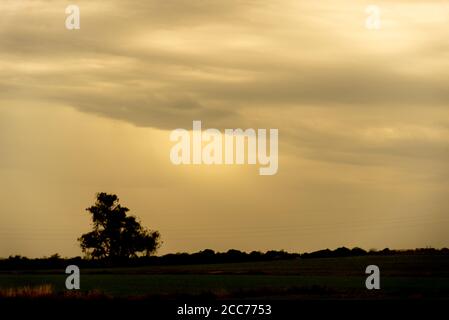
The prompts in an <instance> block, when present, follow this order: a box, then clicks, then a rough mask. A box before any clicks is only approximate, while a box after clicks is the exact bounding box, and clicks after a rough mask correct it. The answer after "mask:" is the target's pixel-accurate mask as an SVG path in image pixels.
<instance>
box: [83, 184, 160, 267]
mask: <svg viewBox="0 0 449 320" xmlns="http://www.w3.org/2000/svg"><path fill="white" fill-rule="evenodd" d="M86 210H87V211H88V212H89V213H90V214H91V215H92V222H93V223H92V227H93V230H92V231H91V232H89V233H86V234H83V235H82V236H81V237H80V238H79V239H78V241H79V242H80V245H81V249H82V250H83V252H84V253H85V254H86V255H87V256H89V257H91V258H99V259H102V258H109V259H111V260H118V259H126V258H130V257H136V256H137V255H138V253H144V254H145V255H147V256H149V255H151V254H152V253H154V252H155V251H156V250H157V248H158V247H159V246H160V234H159V232H158V231H150V230H148V229H146V228H144V227H142V226H141V225H140V223H139V222H138V221H137V219H136V217H134V216H127V215H126V213H127V212H128V211H129V209H128V208H126V207H122V206H121V205H120V204H119V199H118V197H117V196H116V195H115V194H107V193H104V192H102V193H98V194H97V201H96V203H95V205H93V206H92V207H90V208H87V209H86Z"/></svg>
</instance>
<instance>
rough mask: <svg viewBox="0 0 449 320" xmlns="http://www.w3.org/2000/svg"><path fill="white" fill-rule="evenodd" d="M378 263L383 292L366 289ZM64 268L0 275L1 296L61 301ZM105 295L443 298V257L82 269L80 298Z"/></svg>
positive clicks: (447, 288) (446, 286)
mask: <svg viewBox="0 0 449 320" xmlns="http://www.w3.org/2000/svg"><path fill="white" fill-rule="evenodd" d="M371 264H375V265H377V266H379V268H380V273H381V278H380V279H381V289H380V290H367V289H366V288H365V279H366V277H367V275H365V268H366V266H368V265H371ZM65 279H66V275H65V273H64V270H39V271H32V270H26V271H15V270H8V271H2V272H1V273H0V295H1V294H2V292H3V296H5V295H6V296H7V295H8V292H9V294H11V292H17V290H22V289H23V288H28V289H30V288H31V289H32V288H47V290H44V293H43V294H51V295H58V296H66V295H67V291H66V289H65ZM80 295H86V296H89V295H90V296H103V297H118V298H121V297H126V298H130V297H133V298H134V299H139V298H146V297H159V298H165V299H171V298H176V297H179V296H183V297H185V296H191V297H198V296H200V297H203V298H204V297H210V298H212V299H262V298H263V299H297V298H300V299H409V298H413V299H449V257H448V256H443V255H434V256H433V255H412V256H405V255H396V256H364V257H347V258H321V259H319V258H316V259H315V258H314V259H294V260H280V261H270V262H254V263H228V264H207V265H182V266H147V267H138V268H102V269H84V270H83V269H82V270H81V293H80Z"/></svg>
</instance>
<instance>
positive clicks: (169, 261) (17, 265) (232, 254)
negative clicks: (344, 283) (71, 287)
mask: <svg viewBox="0 0 449 320" xmlns="http://www.w3.org/2000/svg"><path fill="white" fill-rule="evenodd" d="M410 255H414V256H423V255H432V256H447V257H449V249H448V248H442V249H434V248H418V249H408V250H390V249H388V248H385V249H383V250H380V251H376V250H370V251H366V250H364V249H361V248H353V249H348V248H345V247H342V248H337V249H335V250H330V249H325V250H319V251H315V252H311V253H302V254H301V253H289V252H286V251H283V250H281V251H276V250H271V251H267V252H264V253H263V252H260V251H252V252H250V253H247V252H242V251H239V250H234V249H231V250H228V251H227V252H215V251H213V250H211V249H206V250H203V251H199V252H196V253H191V254H189V253H170V254H166V255H162V256H143V257H134V258H129V259H123V260H119V259H114V260H110V259H86V258H82V257H74V258H61V256H60V255H59V254H54V255H52V256H50V257H43V258H35V259H30V258H27V257H23V256H20V255H16V256H10V257H9V258H6V259H0V271H1V270H20V269H58V268H63V267H65V266H67V265H70V264H74V265H77V266H79V267H80V268H97V267H120V266H127V267H139V266H153V265H189V264H217V263H238V262H259V261H278V260H291V259H299V258H301V259H313V258H315V259H316V258H341V257H364V256H373V257H375V256H410Z"/></svg>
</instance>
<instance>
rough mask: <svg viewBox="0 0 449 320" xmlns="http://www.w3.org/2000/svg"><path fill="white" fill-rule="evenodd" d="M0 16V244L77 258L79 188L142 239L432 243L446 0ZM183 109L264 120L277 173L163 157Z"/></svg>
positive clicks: (239, 0)
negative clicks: (101, 197)
mask: <svg viewBox="0 0 449 320" xmlns="http://www.w3.org/2000/svg"><path fill="white" fill-rule="evenodd" d="M69 4H77V5H78V6H79V8H80V13H81V25H80V29H79V30H67V29H66V27H65V19H66V17H67V15H66V13H65V8H66V7H67V6H68V5H69ZM369 4H374V5H377V6H378V7H379V9H380V10H381V16H380V18H381V27H380V29H375V30H372V29H368V28H367V27H366V25H365V22H366V19H367V17H368V15H367V13H366V12H365V10H366V7H367V6H368V5H369ZM0 15H1V18H0V257H7V256H9V255H15V254H20V255H25V256H29V257H41V256H48V255H51V254H54V253H59V254H61V255H62V256H76V255H81V250H80V248H79V245H78V243H77V240H76V239H77V238H78V237H79V236H80V235H81V234H83V233H86V232H88V231H89V230H90V217H89V215H88V213H87V212H86V211H85V208H87V207H89V206H91V205H92V204H93V203H94V201H95V194H96V193H97V192H109V193H116V194H117V195H118V196H119V198H120V200H121V203H122V205H124V206H127V207H128V208H130V209H131V212H130V213H131V214H134V215H136V216H138V217H139V218H140V220H141V222H142V224H144V225H145V226H147V227H149V228H151V229H154V230H159V231H160V233H161V234H162V240H163V242H164V243H163V245H162V247H161V248H160V250H159V254H164V253H168V252H194V251H198V250H202V249H206V248H210V249H213V250H217V251H224V250H228V249H230V248H235V249H240V250H244V251H252V250H262V251H265V250H271V249H275V250H281V249H284V250H288V251H295V252H304V251H312V250H318V249H324V248H336V247H340V246H347V247H355V246H359V247H363V248H365V249H382V248H384V247H390V248H415V247H425V246H433V247H447V246H449V202H448V201H447V198H448V195H449V183H448V179H449V28H448V22H449V2H447V1H437V0H430V1H424V0H412V1H404V0H388V1H386V0H385V1H384V0H376V1H369V2H368V1H360V0H359V1H356V0H341V1H340V0H338V1H335V0H332V1H330V0H324V1H319V2H318V1H302V0H294V1H293V0H279V1H278V0H276V1H274V0H257V1H256V0H214V1H206V0H171V1H155V0H149V1H138V0H127V1H119V0H109V1H100V0H89V1H87V0H77V1H63V0H46V1H44V0H34V1H30V0H2V1H1V2H0ZM193 120H201V121H202V124H203V127H205V128H217V129H219V130H224V129H225V128H266V129H269V128H277V129H278V130H279V169H278V172H277V174H276V175H273V176H261V175H259V174H258V166H254V165H212V166H207V165H196V166H194V165H190V166H189V165H184V166H175V165H173V164H172V163H171V162H170V156H169V154H170V149H171V147H172V142H170V140H169V135H170V132H171V131H172V130H174V129H176V128H186V129H189V128H191V127H192V121H193Z"/></svg>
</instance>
